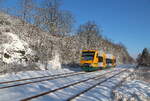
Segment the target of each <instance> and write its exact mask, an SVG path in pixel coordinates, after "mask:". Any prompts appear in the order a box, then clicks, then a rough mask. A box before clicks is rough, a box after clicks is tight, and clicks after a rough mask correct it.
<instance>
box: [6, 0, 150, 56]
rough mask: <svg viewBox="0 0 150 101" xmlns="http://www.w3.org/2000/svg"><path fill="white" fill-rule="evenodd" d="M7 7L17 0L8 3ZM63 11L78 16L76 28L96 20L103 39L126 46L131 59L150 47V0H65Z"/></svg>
mask: <svg viewBox="0 0 150 101" xmlns="http://www.w3.org/2000/svg"><path fill="white" fill-rule="evenodd" d="M6 1H7V2H6V3H5V4H6V5H5V6H7V7H9V6H14V7H15V6H16V4H17V3H16V2H15V1H17V0H6ZM61 8H62V9H64V10H68V11H71V12H72V13H73V15H74V16H75V20H76V23H75V26H76V27H77V26H79V25H80V24H84V23H85V22H87V21H89V20H90V21H95V23H96V24H98V26H99V27H100V28H101V29H102V30H103V33H102V34H103V36H105V37H107V38H109V39H111V40H113V41H114V42H115V43H119V42H121V43H123V44H124V45H125V46H126V47H127V49H128V51H129V53H130V55H131V56H136V55H137V54H138V53H139V52H141V51H142V49H143V48H144V47H148V48H150V0H62V6H61Z"/></svg>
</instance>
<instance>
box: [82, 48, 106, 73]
mask: <svg viewBox="0 0 150 101" xmlns="http://www.w3.org/2000/svg"><path fill="white" fill-rule="evenodd" d="M105 57H106V56H105V54H102V55H101V56H99V52H98V51H97V50H82V55H81V60H80V65H81V67H82V68H83V70H84V71H95V70H98V69H101V68H105V67H106V61H105Z"/></svg>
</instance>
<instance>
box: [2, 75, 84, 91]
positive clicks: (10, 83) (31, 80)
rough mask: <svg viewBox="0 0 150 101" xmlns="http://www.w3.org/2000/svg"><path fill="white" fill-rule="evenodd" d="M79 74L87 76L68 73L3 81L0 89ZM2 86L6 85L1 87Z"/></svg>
mask: <svg viewBox="0 0 150 101" xmlns="http://www.w3.org/2000/svg"><path fill="white" fill-rule="evenodd" d="M79 74H87V72H69V73H62V74H57V75H47V76H41V77H34V78H27V79H20V80H12V81H4V82H0V89H4V88H10V87H16V86H22V85H26V84H32V83H37V82H42V81H48V80H54V79H59V78H65V77H69V76H75V75H79ZM24 81H25V82H24ZM22 82H23V83H22ZM4 84H6V85H5V86H3V85H4ZM7 84H8V85H7Z"/></svg>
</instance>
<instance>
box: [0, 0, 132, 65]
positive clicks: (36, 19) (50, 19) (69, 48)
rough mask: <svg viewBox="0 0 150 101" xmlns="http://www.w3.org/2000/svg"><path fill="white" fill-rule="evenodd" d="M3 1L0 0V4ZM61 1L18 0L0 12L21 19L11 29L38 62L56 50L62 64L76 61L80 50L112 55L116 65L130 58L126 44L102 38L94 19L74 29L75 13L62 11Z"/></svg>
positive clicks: (48, 58)
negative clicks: (26, 45) (34, 52)
mask: <svg viewBox="0 0 150 101" xmlns="http://www.w3.org/2000/svg"><path fill="white" fill-rule="evenodd" d="M3 3H5V2H4V1H3V0H2V1H1V3H0V4H1V5H3ZM61 4H62V1H60V0H18V6H17V7H16V8H11V7H9V8H6V7H4V8H3V9H2V8H1V11H3V12H7V13H8V14H10V15H11V16H14V17H15V18H19V19H21V20H22V23H21V24H20V23H16V25H14V26H12V25H11V29H12V28H13V29H12V30H13V32H15V33H16V34H18V35H19V36H20V38H22V39H23V40H25V41H27V42H28V43H29V44H30V46H31V48H32V49H33V50H35V51H36V52H37V54H38V57H39V60H40V61H43V62H45V61H49V60H50V59H52V55H53V54H52V53H53V51H56V50H57V52H58V53H59V54H60V57H61V62H62V64H76V63H79V60H80V50H81V49H98V50H101V51H105V52H106V53H111V54H114V55H115V56H116V57H117V63H118V64H121V63H129V62H132V61H133V59H132V58H131V56H130V55H129V54H128V51H127V49H126V47H125V46H124V45H123V44H116V43H114V42H112V41H111V40H109V39H107V38H104V37H103V36H102V30H101V28H99V26H98V25H97V24H96V23H95V22H94V21H87V22H85V24H82V25H80V26H79V27H78V28H77V29H75V28H74V24H75V19H74V15H73V14H72V13H71V12H69V11H67V10H62V9H61ZM1 7H2V6H1ZM17 24H18V25H17ZM43 31H45V32H43Z"/></svg>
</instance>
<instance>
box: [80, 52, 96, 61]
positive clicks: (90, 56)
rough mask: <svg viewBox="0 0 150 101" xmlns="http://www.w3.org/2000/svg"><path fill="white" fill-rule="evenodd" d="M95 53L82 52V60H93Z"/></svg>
mask: <svg viewBox="0 0 150 101" xmlns="http://www.w3.org/2000/svg"><path fill="white" fill-rule="evenodd" d="M94 55H95V52H82V60H93V59H94Z"/></svg>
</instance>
